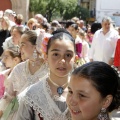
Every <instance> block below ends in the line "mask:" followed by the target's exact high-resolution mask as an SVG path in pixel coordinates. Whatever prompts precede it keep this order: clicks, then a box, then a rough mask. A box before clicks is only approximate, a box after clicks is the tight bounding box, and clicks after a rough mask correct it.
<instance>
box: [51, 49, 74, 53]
mask: <svg viewBox="0 0 120 120" xmlns="http://www.w3.org/2000/svg"><path fill="white" fill-rule="evenodd" d="M51 51H53V52H54V51H60V50H58V49H53V50H51ZM66 52H72V53H74V52H73V51H72V50H67V51H66Z"/></svg>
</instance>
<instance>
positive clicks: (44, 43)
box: [42, 37, 49, 54]
mask: <svg viewBox="0 0 120 120" xmlns="http://www.w3.org/2000/svg"><path fill="white" fill-rule="evenodd" d="M48 41H49V38H48V37H44V39H43V41H42V52H43V53H44V54H46V52H47V45H48Z"/></svg>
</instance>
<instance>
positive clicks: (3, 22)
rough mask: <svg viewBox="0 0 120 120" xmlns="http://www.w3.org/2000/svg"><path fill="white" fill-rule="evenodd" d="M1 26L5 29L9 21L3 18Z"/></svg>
mask: <svg viewBox="0 0 120 120" xmlns="http://www.w3.org/2000/svg"><path fill="white" fill-rule="evenodd" d="M1 26H2V28H3V29H7V23H6V21H5V20H4V19H2V21H1Z"/></svg>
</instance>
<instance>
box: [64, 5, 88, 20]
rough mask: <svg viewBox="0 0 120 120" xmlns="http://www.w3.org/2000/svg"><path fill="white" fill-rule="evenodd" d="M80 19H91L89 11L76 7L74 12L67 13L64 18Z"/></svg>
mask: <svg viewBox="0 0 120 120" xmlns="http://www.w3.org/2000/svg"><path fill="white" fill-rule="evenodd" d="M75 16H76V17H78V18H79V19H82V20H86V19H87V18H89V17H90V14H89V10H88V9H86V8H83V7H81V6H78V5H77V6H76V7H75V9H73V10H72V11H65V13H64V15H63V18H64V19H71V18H72V17H75Z"/></svg>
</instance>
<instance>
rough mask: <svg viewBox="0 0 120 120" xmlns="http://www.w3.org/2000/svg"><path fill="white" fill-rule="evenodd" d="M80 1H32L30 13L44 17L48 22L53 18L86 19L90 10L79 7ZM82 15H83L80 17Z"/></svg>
mask: <svg viewBox="0 0 120 120" xmlns="http://www.w3.org/2000/svg"><path fill="white" fill-rule="evenodd" d="M77 3H78V0H30V12H34V13H35V14H36V13H40V14H42V15H44V16H45V17H46V18H47V19H48V21H51V19H52V17H54V19H55V18H62V19H70V18H72V17H74V16H76V17H80V16H81V18H83V19H86V16H87V17H88V16H89V14H88V10H86V9H84V8H81V7H80V6H77ZM80 13H81V15H80Z"/></svg>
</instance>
